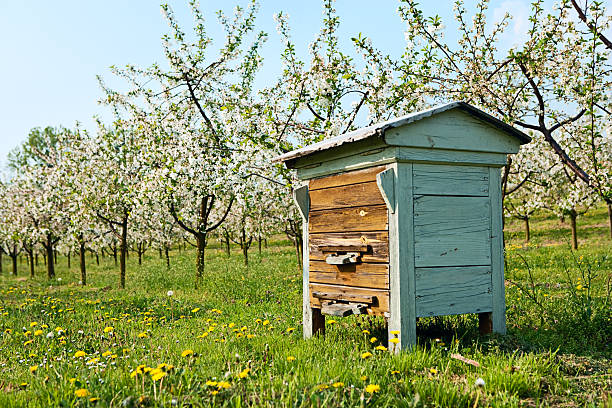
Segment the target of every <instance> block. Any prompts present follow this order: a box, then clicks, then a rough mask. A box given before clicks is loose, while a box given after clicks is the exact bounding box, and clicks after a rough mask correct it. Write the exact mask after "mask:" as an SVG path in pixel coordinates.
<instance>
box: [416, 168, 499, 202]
mask: <svg viewBox="0 0 612 408" xmlns="http://www.w3.org/2000/svg"><path fill="white" fill-rule="evenodd" d="M413 179H414V190H413V191H414V194H419V195H420V194H435V195H464V196H483V197H486V196H488V195H489V168H488V167H480V166H479V167H476V166H451V165H443V164H414V166H413Z"/></svg>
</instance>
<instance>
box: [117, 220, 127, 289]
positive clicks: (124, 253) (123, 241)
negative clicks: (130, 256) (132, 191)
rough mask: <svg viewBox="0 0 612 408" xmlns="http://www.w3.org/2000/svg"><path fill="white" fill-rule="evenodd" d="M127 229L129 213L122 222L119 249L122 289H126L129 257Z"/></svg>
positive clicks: (120, 283)
mask: <svg viewBox="0 0 612 408" xmlns="http://www.w3.org/2000/svg"><path fill="white" fill-rule="evenodd" d="M127 229H128V215H127V214H124V216H123V221H122V222H121V242H120V244H119V250H120V252H121V254H120V256H119V285H120V286H121V289H125V260H126V258H127V252H128V251H127V232H128V231H127Z"/></svg>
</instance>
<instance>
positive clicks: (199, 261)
mask: <svg viewBox="0 0 612 408" xmlns="http://www.w3.org/2000/svg"><path fill="white" fill-rule="evenodd" d="M196 241H197V251H198V253H197V255H196V283H195V287H196V289H199V288H200V284H201V283H202V279H203V277H204V255H205V251H206V233H203V232H200V233H198V235H197V236H196Z"/></svg>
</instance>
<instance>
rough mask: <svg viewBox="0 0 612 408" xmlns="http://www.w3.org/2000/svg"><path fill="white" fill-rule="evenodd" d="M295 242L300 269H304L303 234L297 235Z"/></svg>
mask: <svg viewBox="0 0 612 408" xmlns="http://www.w3.org/2000/svg"><path fill="white" fill-rule="evenodd" d="M294 243H295V253H296V256H297V261H298V265H299V266H300V269H302V236H301V235H299V234H298V235H296V236H295V240H294Z"/></svg>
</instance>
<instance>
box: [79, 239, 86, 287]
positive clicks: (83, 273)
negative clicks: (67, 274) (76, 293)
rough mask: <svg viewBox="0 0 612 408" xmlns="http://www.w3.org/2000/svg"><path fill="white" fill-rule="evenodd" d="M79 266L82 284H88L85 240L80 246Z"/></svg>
mask: <svg viewBox="0 0 612 408" xmlns="http://www.w3.org/2000/svg"><path fill="white" fill-rule="evenodd" d="M79 268H80V270H81V285H83V286H85V285H87V268H86V266H85V242H83V241H81V243H80V246H79Z"/></svg>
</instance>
